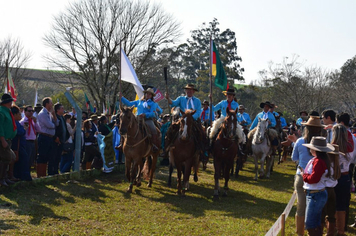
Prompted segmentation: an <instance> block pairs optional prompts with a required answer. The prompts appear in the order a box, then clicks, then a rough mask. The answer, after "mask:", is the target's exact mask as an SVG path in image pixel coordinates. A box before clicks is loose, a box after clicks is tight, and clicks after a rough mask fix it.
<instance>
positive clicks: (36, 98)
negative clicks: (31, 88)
mask: <svg viewBox="0 0 356 236" xmlns="http://www.w3.org/2000/svg"><path fill="white" fill-rule="evenodd" d="M37 102H38V93H37V86H36V94H35V104H34V105H33V107H35V106H36V104H37Z"/></svg>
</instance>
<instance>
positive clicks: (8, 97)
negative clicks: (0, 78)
mask: <svg viewBox="0 0 356 236" xmlns="http://www.w3.org/2000/svg"><path fill="white" fill-rule="evenodd" d="M12 101H14V99H13V98H12V97H11V95H10V94H8V93H4V95H2V97H1V103H0V104H6V103H9V102H12Z"/></svg>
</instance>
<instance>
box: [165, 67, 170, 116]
mask: <svg viewBox="0 0 356 236" xmlns="http://www.w3.org/2000/svg"><path fill="white" fill-rule="evenodd" d="M163 71H164V80H165V81H166V93H168V70H167V67H164V68H163ZM167 103H168V107H167V108H168V113H170V111H169V101H168V100H167Z"/></svg>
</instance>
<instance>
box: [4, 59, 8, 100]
mask: <svg viewBox="0 0 356 236" xmlns="http://www.w3.org/2000/svg"><path fill="white" fill-rule="evenodd" d="M5 74H6V76H5V83H4V84H5V88H4V90H5V93H8V92H9V91H8V88H7V84H8V81H9V61H8V60H6V64H5Z"/></svg>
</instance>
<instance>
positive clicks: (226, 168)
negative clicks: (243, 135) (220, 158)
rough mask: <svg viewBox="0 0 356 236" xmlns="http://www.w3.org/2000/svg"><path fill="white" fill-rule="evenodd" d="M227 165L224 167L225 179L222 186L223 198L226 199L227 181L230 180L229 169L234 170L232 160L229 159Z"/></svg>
mask: <svg viewBox="0 0 356 236" xmlns="http://www.w3.org/2000/svg"><path fill="white" fill-rule="evenodd" d="M227 161H228V163H226V165H225V170H224V173H225V174H224V175H225V176H224V177H225V184H224V193H223V197H227V191H228V190H229V185H228V184H229V180H230V173H229V172H230V168H232V169H234V158H231V159H230V160H227Z"/></svg>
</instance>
